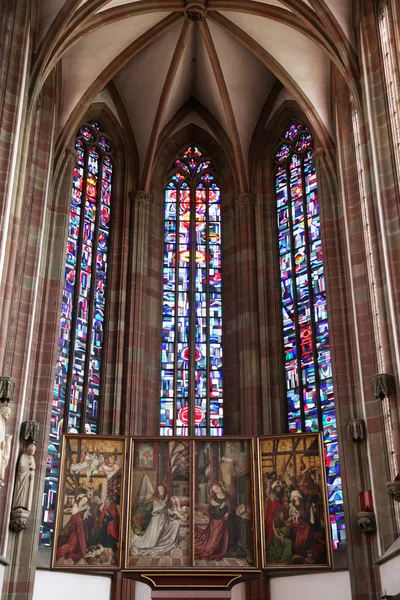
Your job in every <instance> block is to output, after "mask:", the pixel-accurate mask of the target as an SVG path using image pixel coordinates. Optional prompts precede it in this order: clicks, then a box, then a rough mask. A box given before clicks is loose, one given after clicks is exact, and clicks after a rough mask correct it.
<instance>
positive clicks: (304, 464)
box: [259, 434, 330, 569]
mask: <svg viewBox="0 0 400 600" xmlns="http://www.w3.org/2000/svg"><path fill="white" fill-rule="evenodd" d="M322 456H323V455H322V447H321V440H320V436H319V435H318V434H314V435H312V434H310V435H307V434H305V435H302V434H298V435H294V436H282V437H272V438H268V439H260V440H259V469H260V488H261V526H262V527H261V528H262V550H263V567H266V568H273V569H276V568H289V569H290V568H293V567H295V568H297V569H298V568H318V567H328V566H330V540H329V523H328V522H327V506H326V484H325V478H324V472H323V468H324V462H323V459H322Z"/></svg>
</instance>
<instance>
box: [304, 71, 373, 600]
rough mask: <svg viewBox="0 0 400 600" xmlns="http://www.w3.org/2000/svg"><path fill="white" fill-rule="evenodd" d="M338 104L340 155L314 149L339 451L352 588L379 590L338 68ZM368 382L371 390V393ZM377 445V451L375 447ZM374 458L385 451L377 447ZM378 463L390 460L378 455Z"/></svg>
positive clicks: (354, 195) (363, 331)
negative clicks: (353, 425)
mask: <svg viewBox="0 0 400 600" xmlns="http://www.w3.org/2000/svg"><path fill="white" fill-rule="evenodd" d="M335 84H336V107H335V108H336V111H337V132H338V142H337V143H338V147H339V158H338V160H339V161H340V163H339V165H338V168H337V172H338V173H339V177H340V178H341V179H339V180H338V175H337V174H336V173H335V171H334V169H333V168H332V166H331V165H332V162H331V158H332V156H329V154H328V151H326V152H324V151H322V150H317V151H316V152H315V154H314V160H315V167H316V171H317V178H318V191H319V198H320V210H321V237H322V244H323V245H322V247H323V259H324V271H325V281H326V291H327V303H328V318H329V333H330V345H331V353H332V369H333V381H334V393H335V412H336V419H337V434H338V443H339V458H340V468H341V480H342V485H343V499H344V509H345V517H346V535H347V560H348V563H349V573H350V582H351V589H352V594H353V596H357V597H363V598H365V599H367V598H371V599H372V598H376V597H377V595H378V594H379V592H380V582H379V569H378V568H377V566H376V564H375V560H376V558H377V557H378V555H377V548H378V540H377V536H376V535H375V534H371V535H370V536H364V535H363V534H362V533H361V531H360V529H359V527H358V524H357V519H358V517H357V514H358V512H359V511H360V500H359V493H360V492H365V491H367V490H370V489H372V486H373V482H372V478H371V472H372V473H374V471H373V469H371V465H370V462H369V448H368V444H369V443H370V440H368V441H366V440H362V439H361V437H360V438H358V439H357V441H354V440H353V437H352V438H351V439H349V436H348V425H347V424H348V422H349V421H351V422H355V421H359V420H360V419H365V420H366V421H367V420H368V416H371V417H372V412H373V410H374V407H373V406H371V404H369V406H368V400H369V399H370V392H369V387H370V379H369V377H368V373H370V372H371V369H374V368H376V353H375V346H374V329H373V319H372V310H371V304H370V290H369V282H368V266H367V260H366V251H365V246H364V238H363V235H364V232H363V219H362V212H361V197H360V190H359V189H358V185H357V181H358V179H357V163H356V155H355V147H354V137H353V131H352V119H351V106H350V98H349V93H348V89H347V86H346V84H345V82H344V81H343V80H342V78H341V77H339V76H337V79H336V80H335ZM367 390H368V395H367ZM374 452H375V451H374ZM376 454H377V457H376V460H377V461H378V462H379V461H381V456H382V455H381V453H379V451H378V450H377V451H376ZM379 468H380V469H383V470H384V466H382V464H381V463H380V467H379ZM333 560H334V564H335V567H336V568H340V567H342V566H346V562H345V561H346V552H344V553H342V552H341V551H340V550H339V551H337V552H334V555H333Z"/></svg>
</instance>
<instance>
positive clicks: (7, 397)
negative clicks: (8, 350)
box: [0, 375, 15, 402]
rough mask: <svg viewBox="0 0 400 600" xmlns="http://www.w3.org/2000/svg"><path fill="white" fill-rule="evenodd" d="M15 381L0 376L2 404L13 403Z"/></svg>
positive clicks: (0, 399)
mask: <svg viewBox="0 0 400 600" xmlns="http://www.w3.org/2000/svg"><path fill="white" fill-rule="evenodd" d="M14 390H15V379H13V378H12V377H6V376H5V375H2V376H0V402H12V401H13V400H14Z"/></svg>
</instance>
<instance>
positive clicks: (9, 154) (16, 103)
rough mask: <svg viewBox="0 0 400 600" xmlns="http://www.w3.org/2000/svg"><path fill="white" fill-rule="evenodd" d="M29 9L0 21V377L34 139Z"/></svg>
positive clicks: (16, 9)
mask: <svg viewBox="0 0 400 600" xmlns="http://www.w3.org/2000/svg"><path fill="white" fill-rule="evenodd" d="M30 5H31V3H30V2H29V1H28V0H8V1H7V2H5V5H3V4H2V15H1V19H0V20H1V22H2V25H1V26H0V29H1V31H0V33H2V34H3V35H2V38H1V39H2V44H1V46H2V48H1V49H0V59H1V63H0V180H1V182H2V185H1V186H0V311H1V314H2V319H1V324H0V372H1V370H2V369H3V368H4V367H3V363H4V352H5V345H6V343H7V331H6V330H5V329H4V324H7V323H8V318H9V313H10V310H11V305H12V302H11V300H10V296H12V288H13V281H14V275H15V259H16V255H17V252H18V248H19V235H20V228H21V206H20V205H19V206H18V204H19V203H18V199H17V195H18V192H19V195H21V190H18V189H17V188H18V184H19V183H20V180H19V174H20V172H23V171H24V169H25V160H26V154H27V147H26V145H27V143H28V139H29V138H28V139H26V136H25V133H26V130H25V121H26V119H25V110H24V109H25V108H26V98H27V94H26V86H27V73H28V72H29V65H30V52H31V47H30V39H29V36H30V26H31V23H30V13H31V11H30ZM3 9H4V12H3ZM3 36H4V37H3ZM22 181H23V179H22ZM9 263H11V264H9Z"/></svg>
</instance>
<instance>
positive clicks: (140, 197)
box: [128, 190, 153, 206]
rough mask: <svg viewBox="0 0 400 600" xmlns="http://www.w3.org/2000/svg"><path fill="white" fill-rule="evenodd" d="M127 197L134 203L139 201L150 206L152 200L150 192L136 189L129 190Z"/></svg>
mask: <svg viewBox="0 0 400 600" xmlns="http://www.w3.org/2000/svg"><path fill="white" fill-rule="evenodd" d="M128 195H129V199H130V200H131V201H132V202H134V203H135V204H136V203H139V202H141V203H142V204H145V205H146V206H150V205H151V204H152V202H153V196H152V194H149V193H148V192H144V191H143V190H138V191H137V192H129V194H128Z"/></svg>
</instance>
